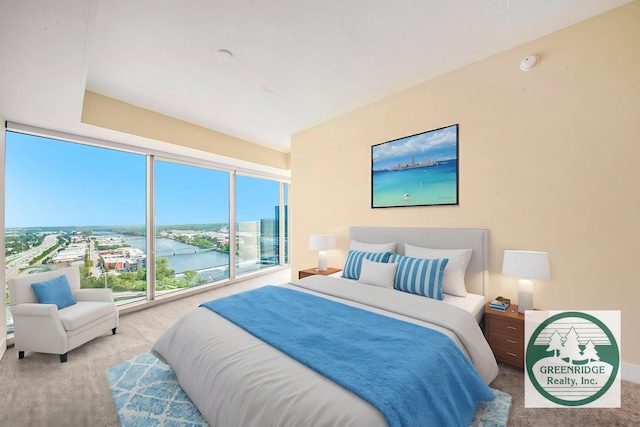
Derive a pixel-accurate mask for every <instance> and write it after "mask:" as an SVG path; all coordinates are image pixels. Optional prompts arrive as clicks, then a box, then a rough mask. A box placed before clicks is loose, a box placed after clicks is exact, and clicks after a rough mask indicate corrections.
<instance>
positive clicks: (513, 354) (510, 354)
mask: <svg viewBox="0 0 640 427" xmlns="http://www.w3.org/2000/svg"><path fill="white" fill-rule="evenodd" d="M507 354H508V355H509V356H512V357H518V355H517V354H515V353H511V352H508V351H507Z"/></svg>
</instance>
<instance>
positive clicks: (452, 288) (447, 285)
mask: <svg viewBox="0 0 640 427" xmlns="http://www.w3.org/2000/svg"><path fill="white" fill-rule="evenodd" d="M471 251H472V249H431V248H421V247H420V246H413V245H409V244H408V243H405V244H404V255H405V256H408V257H412V258H428V259H436V258H448V259H449V262H448V263H447V266H446V267H445V269H444V277H443V279H442V292H443V293H445V294H449V295H455V296H458V297H465V296H467V287H466V286H465V284H464V275H465V273H466V272H467V265H469V260H470V259H471Z"/></svg>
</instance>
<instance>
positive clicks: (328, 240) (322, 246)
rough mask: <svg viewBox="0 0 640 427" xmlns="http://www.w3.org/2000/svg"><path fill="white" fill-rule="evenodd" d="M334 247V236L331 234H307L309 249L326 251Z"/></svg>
mask: <svg viewBox="0 0 640 427" xmlns="http://www.w3.org/2000/svg"><path fill="white" fill-rule="evenodd" d="M335 248H336V236H333V235H331V234H314V235H311V236H309V249H312V250H316V251H328V250H331V249H335Z"/></svg>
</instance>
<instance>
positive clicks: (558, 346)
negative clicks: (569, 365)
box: [547, 329, 562, 357]
mask: <svg viewBox="0 0 640 427" xmlns="http://www.w3.org/2000/svg"><path fill="white" fill-rule="evenodd" d="M547 351H553V357H558V356H559V355H560V352H561V351H562V337H561V336H560V334H559V333H558V330H557V329H556V330H555V331H553V334H551V336H550V337H549V347H547Z"/></svg>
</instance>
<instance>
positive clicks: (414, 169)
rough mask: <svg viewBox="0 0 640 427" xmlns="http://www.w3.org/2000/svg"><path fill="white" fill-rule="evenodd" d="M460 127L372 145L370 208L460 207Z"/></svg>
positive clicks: (442, 128) (440, 129)
mask: <svg viewBox="0 0 640 427" xmlns="http://www.w3.org/2000/svg"><path fill="white" fill-rule="evenodd" d="M459 133H460V126H459V124H454V125H449V126H445V127H441V128H438V129H433V130H429V131H426V132H422V133H417V134H415V135H410V136H405V137H403V138H398V139H394V140H391V141H387V142H383V143H380V144H376V145H373V146H371V208H396V207H406V206H442V205H458V204H459V197H458V187H459V168H458V144H459Z"/></svg>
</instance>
